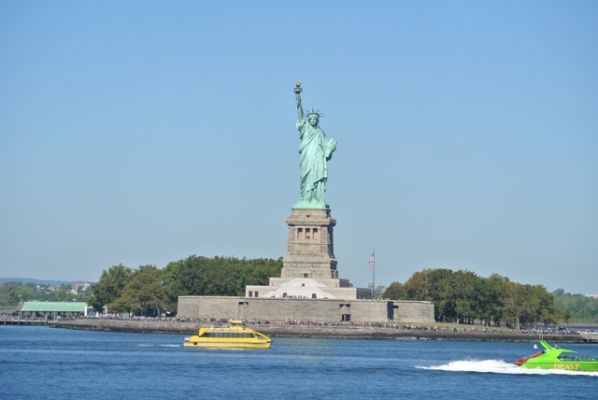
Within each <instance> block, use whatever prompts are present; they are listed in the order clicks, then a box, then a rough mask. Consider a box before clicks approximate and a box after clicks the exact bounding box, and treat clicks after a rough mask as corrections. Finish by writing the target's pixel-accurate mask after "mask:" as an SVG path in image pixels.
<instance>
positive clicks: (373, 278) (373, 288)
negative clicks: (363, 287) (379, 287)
mask: <svg viewBox="0 0 598 400" xmlns="http://www.w3.org/2000/svg"><path fill="white" fill-rule="evenodd" d="M375 293H376V256H374V266H373V268H372V300H374V294H375Z"/></svg>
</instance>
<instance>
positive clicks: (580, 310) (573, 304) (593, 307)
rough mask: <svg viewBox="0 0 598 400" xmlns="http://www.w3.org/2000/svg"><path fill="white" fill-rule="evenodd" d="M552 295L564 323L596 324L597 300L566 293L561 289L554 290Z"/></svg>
mask: <svg viewBox="0 0 598 400" xmlns="http://www.w3.org/2000/svg"><path fill="white" fill-rule="evenodd" d="M552 295H553V297H554V303H555V305H556V307H557V308H558V309H559V310H560V311H561V314H562V319H563V321H564V322H567V323H568V322H571V321H574V322H590V323H597V322H598V299H597V298H592V297H588V296H584V295H582V294H571V293H566V292H565V291H564V290H563V289H558V290H555V291H554V292H552Z"/></svg>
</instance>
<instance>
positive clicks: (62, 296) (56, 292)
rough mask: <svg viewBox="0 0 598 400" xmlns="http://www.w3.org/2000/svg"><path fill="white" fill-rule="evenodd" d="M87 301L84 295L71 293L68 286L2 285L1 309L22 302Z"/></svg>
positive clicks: (0, 289) (0, 288)
mask: <svg viewBox="0 0 598 400" xmlns="http://www.w3.org/2000/svg"><path fill="white" fill-rule="evenodd" d="M29 300H38V301H87V298H86V297H85V296H84V295H83V294H79V293H76V294H73V293H71V286H70V285H67V284H63V285H60V286H58V287H56V286H53V285H46V284H37V283H32V282H28V283H22V282H4V283H2V284H0V307H5V308H8V307H13V308H14V307H15V306H16V305H17V304H19V303H20V302H22V301H29Z"/></svg>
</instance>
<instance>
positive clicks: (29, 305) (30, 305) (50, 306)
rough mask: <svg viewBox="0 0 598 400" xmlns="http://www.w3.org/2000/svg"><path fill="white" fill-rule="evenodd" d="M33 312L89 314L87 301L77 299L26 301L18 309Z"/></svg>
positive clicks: (22, 311) (23, 311)
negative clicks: (77, 300)
mask: <svg viewBox="0 0 598 400" xmlns="http://www.w3.org/2000/svg"><path fill="white" fill-rule="evenodd" d="M18 312H19V313H31V314H46V315H47V314H55V315H63V314H83V315H84V316H87V303H83V302H75V301H26V302H24V303H23V305H22V306H21V308H20V309H19V311H18Z"/></svg>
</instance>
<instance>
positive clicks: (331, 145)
mask: <svg viewBox="0 0 598 400" xmlns="http://www.w3.org/2000/svg"><path fill="white" fill-rule="evenodd" d="M297 129H298V130H299V138H300V139H301V146H300V147H299V156H300V157H299V160H300V161H299V165H300V167H301V201H300V203H301V205H302V206H304V207H308V206H313V207H316V208H320V207H326V202H325V200H324V192H325V191H326V180H327V178H328V167H327V164H326V161H328V160H330V158H331V157H332V153H333V152H334V150H335V149H336V140H334V139H332V138H327V137H326V134H325V133H324V131H323V130H322V129H320V128H319V127H315V128H314V127H313V126H311V125H310V124H309V122H308V121H307V119H303V120H298V121H297Z"/></svg>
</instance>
